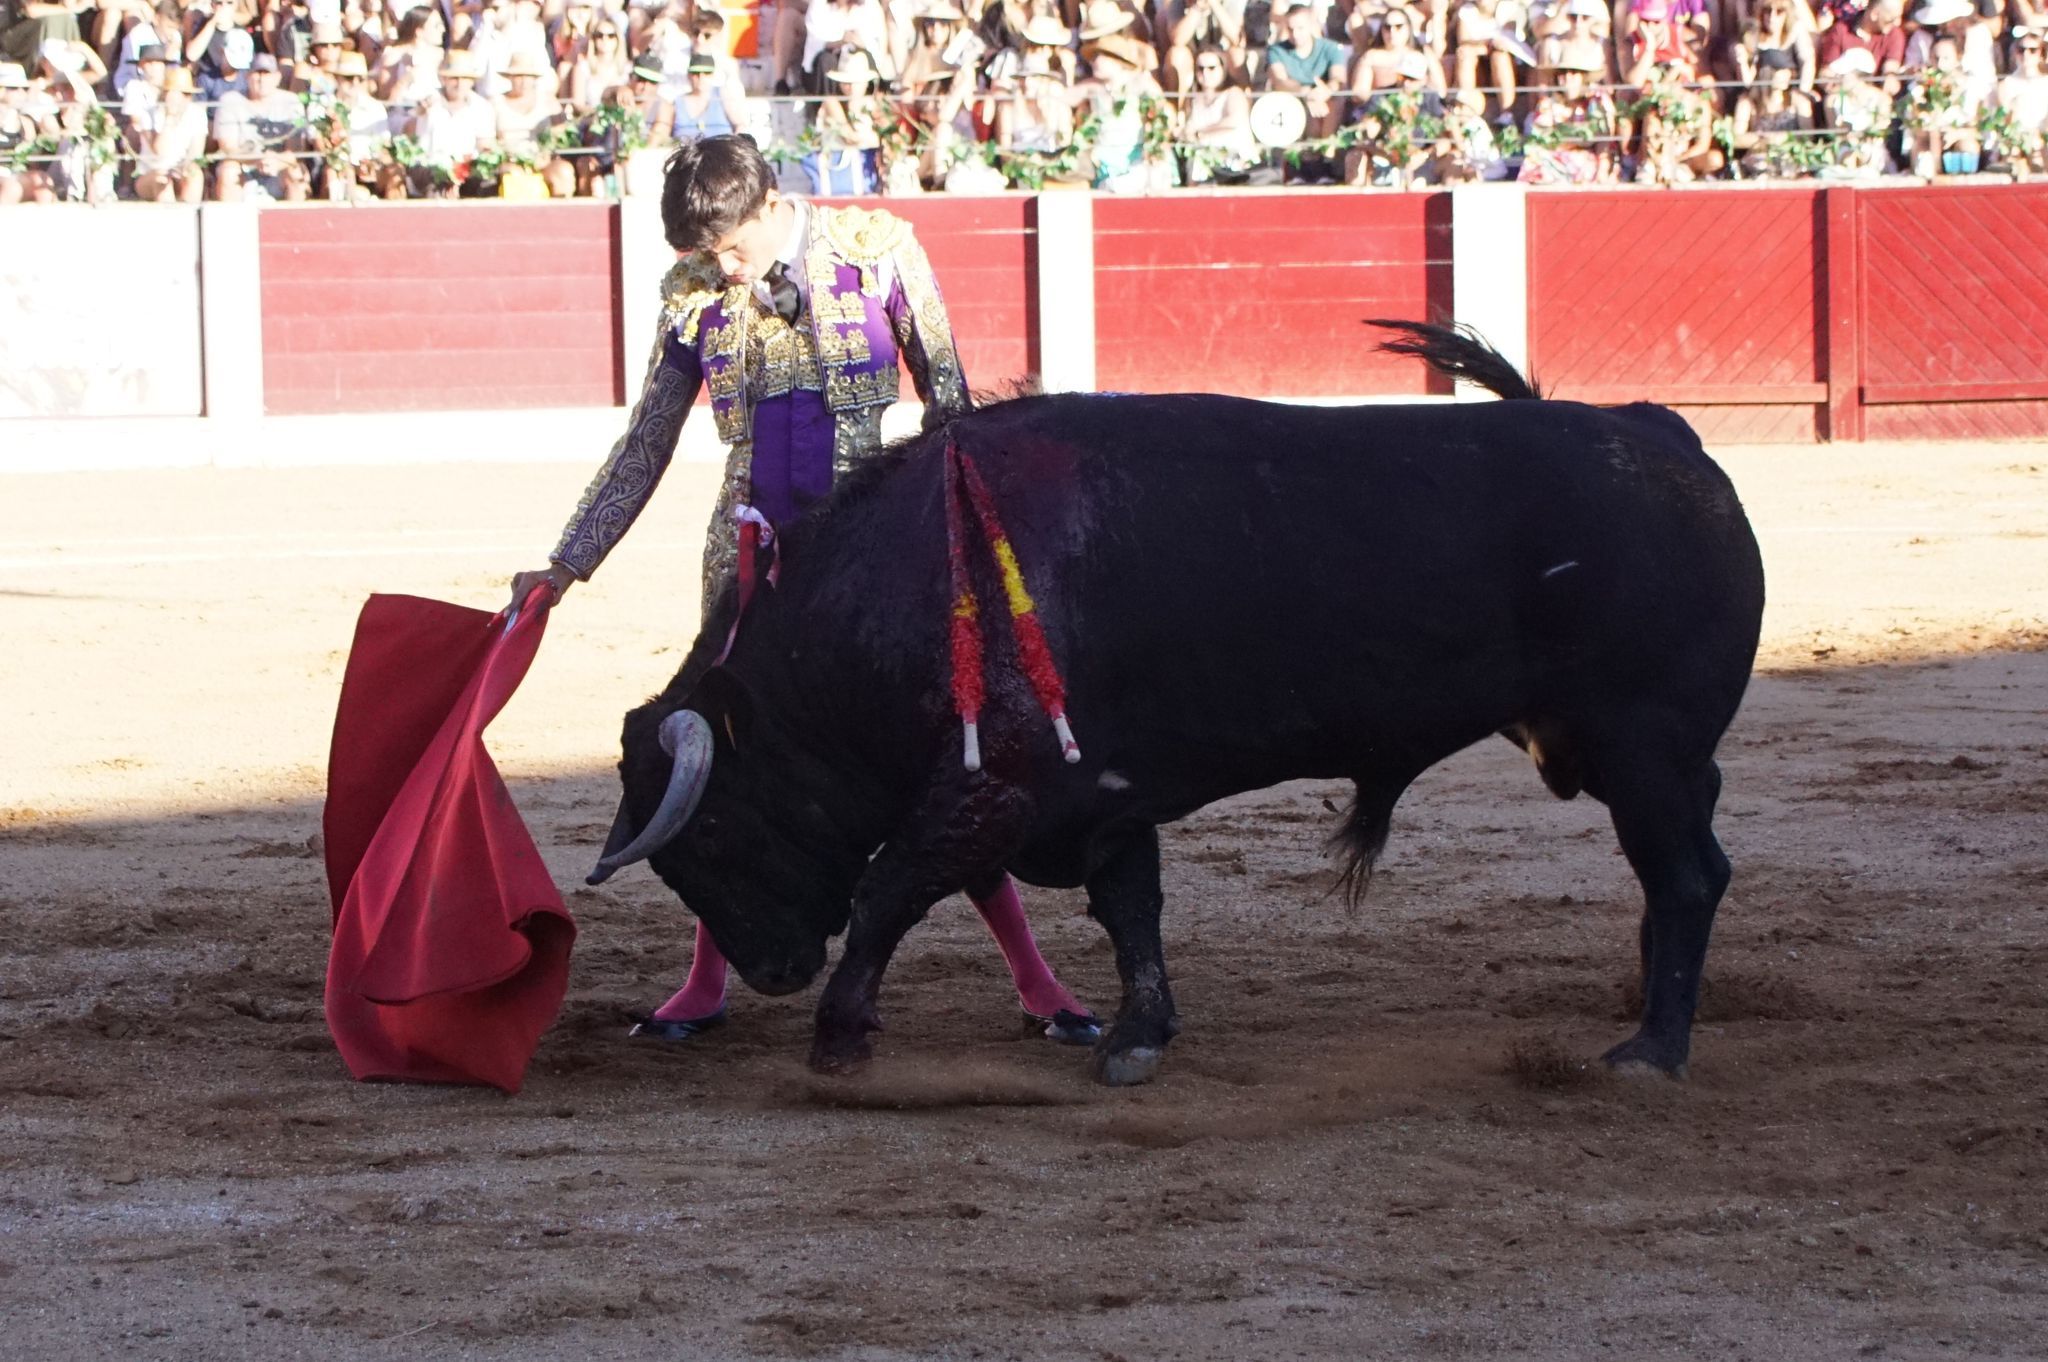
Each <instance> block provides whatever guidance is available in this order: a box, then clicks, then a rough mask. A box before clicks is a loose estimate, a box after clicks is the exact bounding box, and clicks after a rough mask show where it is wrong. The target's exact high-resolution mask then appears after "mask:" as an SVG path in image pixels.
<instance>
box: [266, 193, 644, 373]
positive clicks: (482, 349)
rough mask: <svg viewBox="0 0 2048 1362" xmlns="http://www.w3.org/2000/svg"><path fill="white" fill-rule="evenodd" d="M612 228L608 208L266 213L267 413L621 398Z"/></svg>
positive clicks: (612, 214) (492, 206)
mask: <svg viewBox="0 0 2048 1362" xmlns="http://www.w3.org/2000/svg"><path fill="white" fill-rule="evenodd" d="M616 235H617V222H616V210H615V209H614V208H612V207H611V206H610V205H608V204H599V203H563V204H532V205H526V204H518V205H515V204H479V203H463V204H459V205H458V204H449V205H446V206H441V207H431V208H430V207H416V208H408V209H403V210H399V209H382V208H379V209H359V208H326V207H311V206H309V207H304V208H291V209H278V210H275V211H269V212H265V213H264V214H263V215H262V217H261V218H260V219H259V220H258V252H259V254H260V255H261V257H262V260H261V269H262V288H263V404H264V409H265V410H266V411H269V412H272V413H296V412H345V411H433V410H440V411H459V410H465V409H486V408H497V407H574V406H608V405H611V404H613V403H615V402H617V401H618V400H619V399H620V396H621V393H620V390H619V379H618V373H619V365H618V344H617V337H618V330H619V328H618V322H617V319H616V315H615V311H614V309H615V306H616V304H615V302H614V297H613V295H614V292H615V289H614V287H613V283H612V280H613V274H614V270H615V268H616V267H615V264H614V261H615V258H616V256H617V253H618V247H617V244H616V241H615V240H614V238H615V237H616ZM634 381H636V382H637V381H638V375H637V374H636V375H635V380H634Z"/></svg>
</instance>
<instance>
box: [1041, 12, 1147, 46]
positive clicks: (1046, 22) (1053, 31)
mask: <svg viewBox="0 0 2048 1362" xmlns="http://www.w3.org/2000/svg"><path fill="white" fill-rule="evenodd" d="M1124 18H1125V19H1127V20H1128V19H1129V18H1130V15H1128V14H1126V15H1124ZM1072 36H1073V35H1072V34H1070V33H1068V32H1067V26H1066V25H1065V24H1063V23H1061V22H1060V21H1059V20H1057V19H1055V18H1053V17H1052V16H1051V15H1050V14H1037V15H1033V16H1032V18H1031V22H1030V23H1028V24H1026V25H1024V41H1025V42H1027V43H1037V44H1039V45H1040V46H1041V47H1065V46H1066V45H1067V39H1068V38H1070V37H1072Z"/></svg>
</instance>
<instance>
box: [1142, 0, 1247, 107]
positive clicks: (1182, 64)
mask: <svg viewBox="0 0 2048 1362" xmlns="http://www.w3.org/2000/svg"><path fill="white" fill-rule="evenodd" d="M1162 13H1163V14H1164V16H1165V19H1166V24H1165V27H1166V32H1167V47H1166V84H1167V88H1168V89H1172V90H1199V89H1201V88H1202V82H1201V79H1200V77H1201V74H1202V73H1201V72H1200V71H1198V70H1197V69H1196V66H1197V64H1198V61H1197V57H1198V54H1199V53H1201V52H1204V51H1210V52H1214V53H1215V54H1216V56H1217V58H1218V59H1219V60H1220V61H1222V63H1223V65H1224V68H1225V70H1224V76H1225V78H1226V80H1228V81H1229V82H1230V84H1228V85H1226V86H1225V88H1227V89H1233V88H1238V84H1237V77H1240V76H1242V75H1243V74H1244V50H1245V43H1244V0H1179V2H1178V3H1175V4H1171V5H1167V6H1164V7H1162ZM1239 94H1240V97H1242V94H1243V91H1242V90H1241V89H1239Z"/></svg>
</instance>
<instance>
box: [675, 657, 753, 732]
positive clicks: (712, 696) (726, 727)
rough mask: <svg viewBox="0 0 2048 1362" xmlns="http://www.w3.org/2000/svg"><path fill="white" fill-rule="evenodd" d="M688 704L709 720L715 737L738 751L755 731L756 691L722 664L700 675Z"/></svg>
mask: <svg viewBox="0 0 2048 1362" xmlns="http://www.w3.org/2000/svg"><path fill="white" fill-rule="evenodd" d="M686 703H687V704H688V706H689V708H691V709H694V710H696V711H697V712H698V713H699V714H701V715H703V716H704V717H705V719H707V720H708V721H709V722H710V724H711V733H712V736H713V737H714V738H718V739H722V740H723V741H724V742H725V743H726V745H727V746H729V747H730V748H732V750H733V751H735V752H740V751H744V750H746V748H747V745H748V744H749V743H750V742H751V741H752V738H753V731H754V694H753V692H752V691H750V690H748V689H747V685H746V682H744V681H742V680H740V679H739V678H738V677H737V676H734V675H733V674H732V673H731V672H729V671H727V670H726V669H725V668H723V667H713V668H712V669H711V670H710V671H708V672H705V673H704V675H702V676H700V677H698V678H697V684H696V686H695V687H694V688H693V689H692V690H691V691H690V698H689V700H688V701H687V702H686Z"/></svg>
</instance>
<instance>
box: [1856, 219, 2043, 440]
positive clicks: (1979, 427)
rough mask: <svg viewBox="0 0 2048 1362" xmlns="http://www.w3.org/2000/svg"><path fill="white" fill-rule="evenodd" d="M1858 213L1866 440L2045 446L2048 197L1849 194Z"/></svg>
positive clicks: (1862, 390) (1862, 391)
mask: <svg viewBox="0 0 2048 1362" xmlns="http://www.w3.org/2000/svg"><path fill="white" fill-rule="evenodd" d="M1856 208H1857V212H1856V220H1857V226H1858V229H1859V236H1860V259H1859V261H1858V264H1859V267H1860V272H1861V275H1862V307H1861V309H1860V312H1861V321H1862V349H1861V356H1860V358H1861V372H1860V374H1859V375H1858V384H1859V386H1860V388H1861V393H1862V401H1863V422H1864V429H1865V433H1866V434H1867V435H1868V436H1869V437H1870V438H1871V439H1882V440H1904V439H1914V440H1961V439H1987V438H1989V439H1997V438H2034V439H2038V438H2041V437H2043V436H2048V277H2044V273H2043V269H2044V266H2048V185H2034V184H2030V185H1968V186H1958V187H1954V188H1950V187H1947V186H1937V187H1929V188H1914V189H1899V190H1875V189H1873V190H1859V191H1858V192H1857V194H1856Z"/></svg>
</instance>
